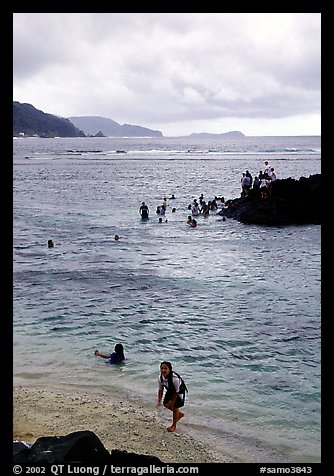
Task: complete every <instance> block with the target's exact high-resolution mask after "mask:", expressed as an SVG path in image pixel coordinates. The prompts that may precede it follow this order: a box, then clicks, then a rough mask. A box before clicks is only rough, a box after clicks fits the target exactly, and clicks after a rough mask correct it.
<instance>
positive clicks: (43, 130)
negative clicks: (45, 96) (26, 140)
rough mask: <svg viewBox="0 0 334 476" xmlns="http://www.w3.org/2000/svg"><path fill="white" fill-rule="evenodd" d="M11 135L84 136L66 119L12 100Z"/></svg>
mask: <svg viewBox="0 0 334 476" xmlns="http://www.w3.org/2000/svg"><path fill="white" fill-rule="evenodd" d="M13 136H29V137H31V136H39V137H85V134H84V132H83V131H81V130H80V129H78V128H77V127H75V126H74V125H73V124H72V123H71V122H70V121H69V120H68V119H65V118H61V117H57V116H54V115H52V114H47V113H45V112H43V111H40V110H38V109H36V108H35V107H34V106H32V105H31V104H27V103H20V102H17V101H13Z"/></svg>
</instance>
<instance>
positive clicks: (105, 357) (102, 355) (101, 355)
mask: <svg viewBox="0 0 334 476" xmlns="http://www.w3.org/2000/svg"><path fill="white" fill-rule="evenodd" d="M94 355H97V356H98V357H102V358H103V359H109V358H110V354H109V355H106V354H100V352H99V351H98V350H96V351H95V352H94Z"/></svg>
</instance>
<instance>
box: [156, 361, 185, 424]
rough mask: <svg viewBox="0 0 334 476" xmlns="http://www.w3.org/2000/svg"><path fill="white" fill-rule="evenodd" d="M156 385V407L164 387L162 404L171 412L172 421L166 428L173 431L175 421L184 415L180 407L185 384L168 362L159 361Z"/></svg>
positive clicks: (183, 397)
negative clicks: (157, 386)
mask: <svg viewBox="0 0 334 476" xmlns="http://www.w3.org/2000/svg"><path fill="white" fill-rule="evenodd" d="M158 385H159V388H158V402H157V407H159V406H160V404H161V400H162V396H163V392H164V389H166V394H165V398H164V400H163V404H164V407H166V408H168V410H171V411H172V412H173V423H172V424H171V426H169V427H168V428H167V431H175V430H176V425H177V422H178V421H179V420H181V418H182V417H183V416H184V413H182V412H181V411H180V408H181V407H183V405H184V399H185V391H186V386H185V384H184V382H183V380H182V378H181V377H180V376H179V375H178V374H177V373H176V372H174V371H173V369H172V364H171V363H170V362H161V364H160V375H159V380H158Z"/></svg>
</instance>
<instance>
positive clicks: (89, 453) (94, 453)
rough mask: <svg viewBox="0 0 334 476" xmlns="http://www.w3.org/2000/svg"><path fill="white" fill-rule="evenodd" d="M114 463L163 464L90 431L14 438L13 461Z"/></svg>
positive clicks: (24, 463)
mask: <svg viewBox="0 0 334 476" xmlns="http://www.w3.org/2000/svg"><path fill="white" fill-rule="evenodd" d="M71 463H73V464H83V465H84V464H86V465H88V464H98V465H102V464H109V465H110V464H113V465H115V464H116V465H122V466H125V465H131V466H136V465H142V466H147V465H149V464H158V465H160V466H161V465H162V464H164V463H163V462H162V461H161V460H160V459H159V458H157V457H156V456H149V455H144V454H137V453H129V452H127V451H122V450H116V449H115V450H112V451H111V453H109V451H108V450H107V449H106V448H105V447H104V445H103V444H102V442H101V440H100V439H99V438H98V437H97V436H96V435H95V433H94V432H92V431H88V430H85V431H75V432H73V433H69V434H68V435H66V436H45V437H41V438H38V439H37V440H36V441H35V443H34V444H33V445H28V444H26V443H24V442H22V441H14V442H13V464H19V465H28V464H31V465H34V466H42V465H47V464H71Z"/></svg>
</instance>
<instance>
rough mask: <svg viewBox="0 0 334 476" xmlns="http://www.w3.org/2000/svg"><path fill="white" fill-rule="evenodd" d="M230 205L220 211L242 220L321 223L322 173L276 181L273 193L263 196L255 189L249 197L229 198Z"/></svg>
mask: <svg viewBox="0 0 334 476" xmlns="http://www.w3.org/2000/svg"><path fill="white" fill-rule="evenodd" d="M226 205H228V206H227V208H224V209H223V210H221V211H220V212H219V213H218V214H219V215H222V216H226V217H227V218H233V219H235V220H238V221H239V222H241V223H247V224H256V225H267V226H285V225H307V224H314V225H320V224H321V209H322V205H321V175H320V174H316V175H310V176H309V177H308V178H305V177H301V178H300V179H299V180H295V179H292V178H291V177H289V178H287V179H281V180H276V181H275V182H274V183H273V184H272V188H271V193H270V195H269V196H268V197H267V198H261V196H260V194H259V193H257V192H255V191H254V190H253V189H251V190H250V192H249V195H248V196H247V197H240V198H236V199H233V200H227V201H226Z"/></svg>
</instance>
